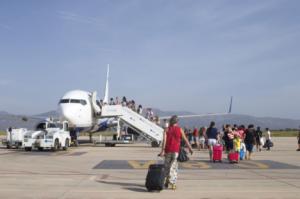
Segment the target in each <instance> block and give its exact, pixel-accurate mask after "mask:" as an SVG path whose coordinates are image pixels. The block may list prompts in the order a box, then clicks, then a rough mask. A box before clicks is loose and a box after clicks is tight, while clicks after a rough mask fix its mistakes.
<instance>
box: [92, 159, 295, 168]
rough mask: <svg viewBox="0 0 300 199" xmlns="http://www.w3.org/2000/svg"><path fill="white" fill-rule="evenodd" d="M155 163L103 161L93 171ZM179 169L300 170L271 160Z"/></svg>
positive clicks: (201, 163)
mask: <svg viewBox="0 0 300 199" xmlns="http://www.w3.org/2000/svg"><path fill="white" fill-rule="evenodd" d="M155 163H157V161H154V160H103V161H101V162H100V163H99V164H97V165H96V166H95V167H94V168H93V169H119V170H120V169H148V167H149V165H150V164H155ZM159 164H163V162H162V161H160V162H159ZM179 169H183V170H185V169H186V170H200V169H300V167H299V166H295V165H290V164H286V163H282V162H276V161H271V160H255V161H253V160H251V161H240V163H238V164H229V163H228V161H227V160H224V161H223V162H222V163H211V162H209V161H203V160H201V161H199V160H191V161H188V162H184V163H179Z"/></svg>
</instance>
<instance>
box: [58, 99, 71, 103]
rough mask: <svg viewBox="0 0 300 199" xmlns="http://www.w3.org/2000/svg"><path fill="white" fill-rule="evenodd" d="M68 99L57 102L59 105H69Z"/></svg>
mask: <svg viewBox="0 0 300 199" xmlns="http://www.w3.org/2000/svg"><path fill="white" fill-rule="evenodd" d="M69 101H70V99H61V100H60V101H59V103H60V104H65V103H69Z"/></svg>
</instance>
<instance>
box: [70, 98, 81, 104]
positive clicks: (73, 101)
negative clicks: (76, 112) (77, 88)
mask: <svg viewBox="0 0 300 199" xmlns="http://www.w3.org/2000/svg"><path fill="white" fill-rule="evenodd" d="M70 102H71V103H76V104H79V103H80V100H78V99H71V101H70Z"/></svg>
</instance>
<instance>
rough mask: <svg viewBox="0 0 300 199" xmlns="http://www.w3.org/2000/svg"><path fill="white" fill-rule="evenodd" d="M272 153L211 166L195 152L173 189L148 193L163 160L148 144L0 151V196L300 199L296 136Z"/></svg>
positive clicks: (277, 145)
mask: <svg viewBox="0 0 300 199" xmlns="http://www.w3.org/2000/svg"><path fill="white" fill-rule="evenodd" d="M273 142H274V147H273V148H272V149H271V151H265V150H263V151H261V152H254V155H253V157H252V159H253V160H249V161H246V160H244V161H241V162H240V163H239V164H229V163H228V162H227V160H226V158H225V154H224V156H223V162H222V163H210V162H209V161H208V152H207V151H205V150H203V151H195V153H194V154H193V155H192V156H191V157H190V158H191V160H190V161H189V162H187V163H184V164H181V165H180V169H179V174H178V183H177V190H175V191H174V190H170V189H169V190H163V191H161V192H147V190H146V188H145V178H146V174H147V168H148V165H149V164H152V163H155V162H161V161H162V160H161V159H160V158H158V157H157V154H158V153H159V151H160V149H159V148H151V147H150V145H148V144H146V143H137V144H133V145H119V146H116V147H104V146H101V145H100V146H93V145H92V144H83V145H81V146H80V147H72V148H70V149H69V150H68V151H59V152H50V151H43V152H39V151H31V152H25V151H23V150H21V149H18V150H17V149H9V150H8V149H6V148H4V147H3V146H2V147H1V148H0V198H10V199H11V198H22V199H23V198H24V199H25V198H26V199H29V198H30V199H32V198H38V199H40V198H43V199H44V198H45V199H54V198H55V199H65V198H68V199H77V198H80V199H82V198H110V199H122V198H124V199H125V198H128V199H135V198H138V199H143V198H149V199H150V198H151V199H155V198H174V199H177V198H180V199H189V198H195V199H211V198H218V199H220V198H239V199H241V198H243V199H248V198H249V199H250V198H251V199H253V198H265V199H271V198H272V199H273V198H278V199H279V198H280V199H299V198H300V152H297V151H296V148H297V140H296V138H274V139H273Z"/></svg>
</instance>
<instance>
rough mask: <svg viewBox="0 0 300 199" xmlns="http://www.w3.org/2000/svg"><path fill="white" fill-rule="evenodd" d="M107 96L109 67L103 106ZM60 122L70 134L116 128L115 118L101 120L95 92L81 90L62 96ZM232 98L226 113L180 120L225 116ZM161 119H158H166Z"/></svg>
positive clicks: (186, 116)
mask: <svg viewBox="0 0 300 199" xmlns="http://www.w3.org/2000/svg"><path fill="white" fill-rule="evenodd" d="M108 95H109V65H108V67H107V77H106V86H105V95H104V98H103V104H108V99H109V97H108ZM58 107H59V108H58V110H59V113H60V119H61V120H67V121H68V122H69V126H70V129H71V132H72V131H73V133H74V132H82V131H84V132H99V131H104V130H106V129H107V128H109V127H112V126H116V125H117V120H116V119H115V118H101V108H100V103H99V101H98V100H97V92H88V91H82V90H72V91H69V92H67V93H66V94H64V95H63V97H62V98H61V99H60V101H59V104H58ZM231 108H232V97H231V102H230V108H229V112H228V113H210V114H202V115H182V116H178V117H180V118H188V117H204V116H209V115H225V114H229V113H231ZM167 118H170V116H168V117H161V118H160V119H167Z"/></svg>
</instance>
